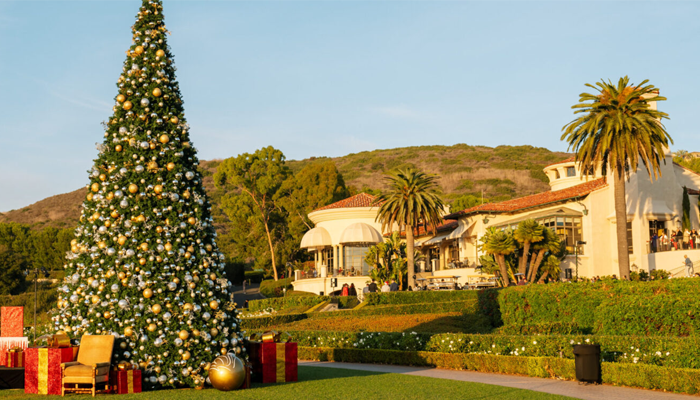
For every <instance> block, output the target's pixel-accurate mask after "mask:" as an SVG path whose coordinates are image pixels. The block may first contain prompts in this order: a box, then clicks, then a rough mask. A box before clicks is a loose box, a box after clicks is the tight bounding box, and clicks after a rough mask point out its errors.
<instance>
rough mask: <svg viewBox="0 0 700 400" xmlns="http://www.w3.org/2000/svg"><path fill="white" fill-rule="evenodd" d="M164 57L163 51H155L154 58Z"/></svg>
mask: <svg viewBox="0 0 700 400" xmlns="http://www.w3.org/2000/svg"><path fill="white" fill-rule="evenodd" d="M164 55H165V52H164V51H163V50H160V49H159V50H157V51H156V57H163V56H164Z"/></svg>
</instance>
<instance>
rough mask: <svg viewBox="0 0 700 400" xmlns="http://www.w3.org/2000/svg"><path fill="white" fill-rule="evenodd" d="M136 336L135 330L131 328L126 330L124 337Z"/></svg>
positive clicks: (128, 327)
mask: <svg viewBox="0 0 700 400" xmlns="http://www.w3.org/2000/svg"><path fill="white" fill-rule="evenodd" d="M133 334H134V329H133V328H132V327H130V326H127V327H126V328H124V336H131V335H133Z"/></svg>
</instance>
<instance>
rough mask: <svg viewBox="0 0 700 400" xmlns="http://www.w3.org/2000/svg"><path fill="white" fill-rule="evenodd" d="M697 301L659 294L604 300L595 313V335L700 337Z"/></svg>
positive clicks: (699, 302)
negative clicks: (621, 299)
mask: <svg viewBox="0 0 700 400" xmlns="http://www.w3.org/2000/svg"><path fill="white" fill-rule="evenodd" d="M698 317H700V299H698V298H697V297H691V296H685V295H677V294H670V295H669V294H659V295H657V296H653V297H641V296H634V297H632V296H629V297H626V298H625V300H624V301H619V299H615V298H613V299H610V300H605V301H603V303H602V304H601V305H600V306H598V309H597V310H596V326H595V331H596V332H597V333H599V334H603V335H668V336H688V335H696V334H698V333H700V319H699V318H698Z"/></svg>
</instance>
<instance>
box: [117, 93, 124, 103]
mask: <svg viewBox="0 0 700 400" xmlns="http://www.w3.org/2000/svg"><path fill="white" fill-rule="evenodd" d="M124 100H126V96H124V95H123V94H118V95H117V101H118V102H120V103H123V102H124Z"/></svg>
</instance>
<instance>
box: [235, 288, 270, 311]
mask: <svg viewBox="0 0 700 400" xmlns="http://www.w3.org/2000/svg"><path fill="white" fill-rule="evenodd" d="M245 289H246V290H245V294H243V286H240V285H239V286H234V287H233V301H235V302H236V304H238V306H237V307H238V308H242V307H244V306H245V301H246V300H260V299H264V298H265V297H263V295H261V294H260V284H259V283H253V284H250V285H246V288H245Z"/></svg>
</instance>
